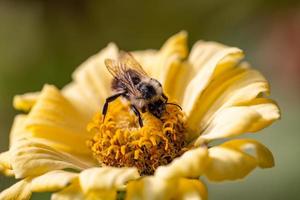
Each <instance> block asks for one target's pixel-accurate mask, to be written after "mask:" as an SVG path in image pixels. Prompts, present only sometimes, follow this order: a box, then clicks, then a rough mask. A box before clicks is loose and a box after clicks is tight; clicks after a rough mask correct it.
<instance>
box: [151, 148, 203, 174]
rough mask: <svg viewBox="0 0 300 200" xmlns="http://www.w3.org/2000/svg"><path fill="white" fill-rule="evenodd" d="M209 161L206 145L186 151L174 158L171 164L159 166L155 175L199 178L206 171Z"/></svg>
mask: <svg viewBox="0 0 300 200" xmlns="http://www.w3.org/2000/svg"><path fill="white" fill-rule="evenodd" d="M207 161H208V153H207V148H206V147H198V148H196V149H192V150H189V151H187V152H185V153H184V154H183V155H182V156H180V157H179V158H176V159H174V160H173V161H172V162H171V163H170V164H169V165H167V166H161V167H158V169H157V170H156V172H155V176H157V177H161V178H177V177H179V178H180V177H186V178H198V177H199V176H200V175H201V174H202V173H203V171H204V169H205V167H206V165H207Z"/></svg>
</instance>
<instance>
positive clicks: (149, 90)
mask: <svg viewBox="0 0 300 200" xmlns="http://www.w3.org/2000/svg"><path fill="white" fill-rule="evenodd" d="M137 89H138V90H139V91H140V92H141V95H142V98H143V99H147V100H149V99H152V98H153V97H155V96H161V94H162V88H161V84H160V82H158V81H157V80H155V79H152V78H151V79H147V80H142V81H141V82H140V83H139V84H138V85H137Z"/></svg>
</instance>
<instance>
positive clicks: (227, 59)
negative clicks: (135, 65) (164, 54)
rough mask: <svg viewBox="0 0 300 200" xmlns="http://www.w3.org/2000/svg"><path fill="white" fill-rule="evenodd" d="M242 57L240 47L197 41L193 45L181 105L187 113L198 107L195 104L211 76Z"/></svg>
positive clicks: (227, 67) (227, 68) (232, 64)
mask: <svg viewBox="0 0 300 200" xmlns="http://www.w3.org/2000/svg"><path fill="white" fill-rule="evenodd" d="M242 57H243V53H242V51H241V50H240V49H238V48H234V47H227V46H224V45H222V44H219V43H215V42H204V41H199V42H197V43H196V44H195V45H194V47H193V49H192V51H191V54H190V56H189V59H188V61H189V63H191V67H192V68H191V70H190V74H189V75H188V76H187V77H186V78H187V79H189V80H191V81H190V82H189V83H188V85H187V87H186V90H185V93H184V100H183V105H182V106H183V109H184V111H185V112H186V113H187V115H190V114H191V113H192V112H194V111H195V110H197V109H198V108H197V106H196V104H197V103H198V101H199V98H200V96H201V94H202V93H203V91H204V89H205V88H206V87H207V85H208V84H209V83H210V81H212V80H213V77H215V76H218V74H220V73H221V72H224V71H226V70H229V69H231V68H233V67H234V66H235V65H236V63H237V62H239V60H241V59H242Z"/></svg>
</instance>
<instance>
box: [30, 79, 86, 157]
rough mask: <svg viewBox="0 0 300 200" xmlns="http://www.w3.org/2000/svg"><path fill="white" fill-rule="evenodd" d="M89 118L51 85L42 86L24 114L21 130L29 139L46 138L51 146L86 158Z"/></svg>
mask: <svg viewBox="0 0 300 200" xmlns="http://www.w3.org/2000/svg"><path fill="white" fill-rule="evenodd" d="M89 120H90V119H86V118H84V117H83V116H82V115H81V114H80V112H79V111H78V110H77V109H76V108H75V107H74V106H73V105H72V104H71V103H70V102H69V101H68V100H67V99H66V98H65V97H64V96H62V94H61V93H60V91H59V90H58V89H56V88H55V87H54V86H49V85H46V86H45V87H44V88H43V90H42V92H41V94H40V97H39V100H38V101H37V102H36V104H35V106H34V107H33V108H32V110H31V112H30V113H29V114H28V116H27V119H26V122H25V128H26V130H28V131H29V132H30V133H31V135H32V137H35V138H43V139H47V140H48V142H49V145H51V146H52V147H54V148H56V149H58V150H61V151H65V152H68V153H71V154H73V155H80V156H86V158H87V159H88V158H89V157H90V150H89V149H88V147H87V145H86V141H87V140H88V139H90V138H91V137H92V135H91V134H90V133H88V132H87V131H86V126H87V124H88V121H89Z"/></svg>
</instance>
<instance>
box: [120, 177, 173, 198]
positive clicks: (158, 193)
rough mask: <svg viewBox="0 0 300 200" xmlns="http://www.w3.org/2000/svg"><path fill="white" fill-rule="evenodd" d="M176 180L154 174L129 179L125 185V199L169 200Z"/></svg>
mask: <svg viewBox="0 0 300 200" xmlns="http://www.w3.org/2000/svg"><path fill="white" fill-rule="evenodd" d="M174 188H176V181H175V180H173V179H162V178H157V177H154V176H150V177H144V178H142V179H140V180H136V181H130V182H129V183H128V185H127V190H126V200H161V199H164V200H169V199H171V198H172V197H173V196H174V195H173V194H174Z"/></svg>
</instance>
